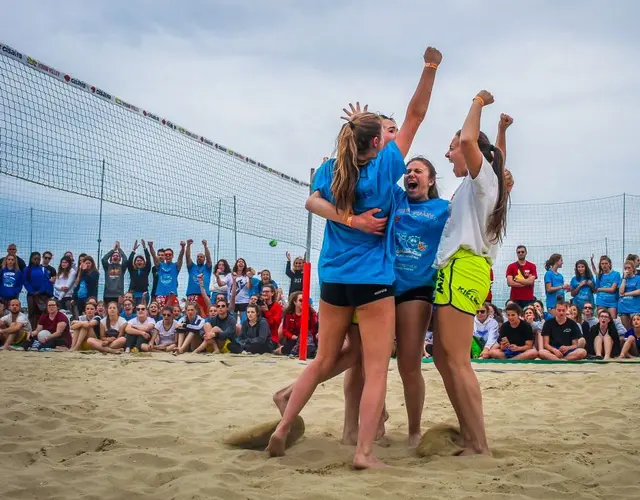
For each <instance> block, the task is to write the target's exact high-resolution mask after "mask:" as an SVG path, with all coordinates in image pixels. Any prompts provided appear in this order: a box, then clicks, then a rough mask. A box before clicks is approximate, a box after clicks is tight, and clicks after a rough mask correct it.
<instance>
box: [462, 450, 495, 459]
mask: <svg viewBox="0 0 640 500" xmlns="http://www.w3.org/2000/svg"><path fill="white" fill-rule="evenodd" d="M472 455H486V456H491V453H489V450H485V451H476V450H475V449H473V448H465V449H464V450H462V451H461V452H460V453H458V456H459V457H470V456H472Z"/></svg>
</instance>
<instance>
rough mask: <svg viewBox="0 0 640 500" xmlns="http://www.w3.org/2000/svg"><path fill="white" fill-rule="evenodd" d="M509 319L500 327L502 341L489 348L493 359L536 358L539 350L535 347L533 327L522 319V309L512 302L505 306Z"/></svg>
mask: <svg viewBox="0 0 640 500" xmlns="http://www.w3.org/2000/svg"><path fill="white" fill-rule="evenodd" d="M505 311H506V312H507V321H506V322H505V323H504V324H503V325H502V327H501V328H500V342H499V343H497V344H494V345H493V347H491V349H490V350H489V357H490V358H493V359H514V360H518V359H536V358H537V357H538V351H537V350H536V349H534V347H533V329H532V328H531V325H529V323H527V322H526V321H523V320H521V319H520V315H521V314H522V309H521V308H520V306H519V305H518V304H516V303H515V302H512V303H511V304H509V305H508V306H506V307H505Z"/></svg>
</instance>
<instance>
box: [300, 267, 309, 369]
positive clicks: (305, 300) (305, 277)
mask: <svg viewBox="0 0 640 500" xmlns="http://www.w3.org/2000/svg"><path fill="white" fill-rule="evenodd" d="M310 292H311V262H305V263H304V267H303V272H302V317H301V318H300V351H299V352H300V360H302V361H306V360H307V337H308V336H309V307H310V306H309V295H310Z"/></svg>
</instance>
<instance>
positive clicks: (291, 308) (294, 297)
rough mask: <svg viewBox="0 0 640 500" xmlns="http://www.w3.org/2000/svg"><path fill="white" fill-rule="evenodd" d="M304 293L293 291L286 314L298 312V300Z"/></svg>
mask: <svg viewBox="0 0 640 500" xmlns="http://www.w3.org/2000/svg"><path fill="white" fill-rule="evenodd" d="M300 295H302V292H293V293H292V294H291V295H289V303H288V304H287V308H286V309H285V310H284V314H285V315H286V314H294V313H295V312H296V300H298V297H300Z"/></svg>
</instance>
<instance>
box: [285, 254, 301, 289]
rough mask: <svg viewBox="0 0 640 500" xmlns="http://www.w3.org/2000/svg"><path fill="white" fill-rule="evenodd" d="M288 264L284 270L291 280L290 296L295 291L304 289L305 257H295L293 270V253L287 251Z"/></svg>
mask: <svg viewBox="0 0 640 500" xmlns="http://www.w3.org/2000/svg"><path fill="white" fill-rule="evenodd" d="M286 256H287V266H286V268H285V270H284V272H285V274H286V275H287V277H288V278H289V279H290V280H291V283H290V284H289V296H291V294H292V293H294V292H301V291H302V272H303V269H304V259H303V258H302V257H296V258H295V259H293V270H292V269H291V254H290V253H289V252H287V253H286Z"/></svg>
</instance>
